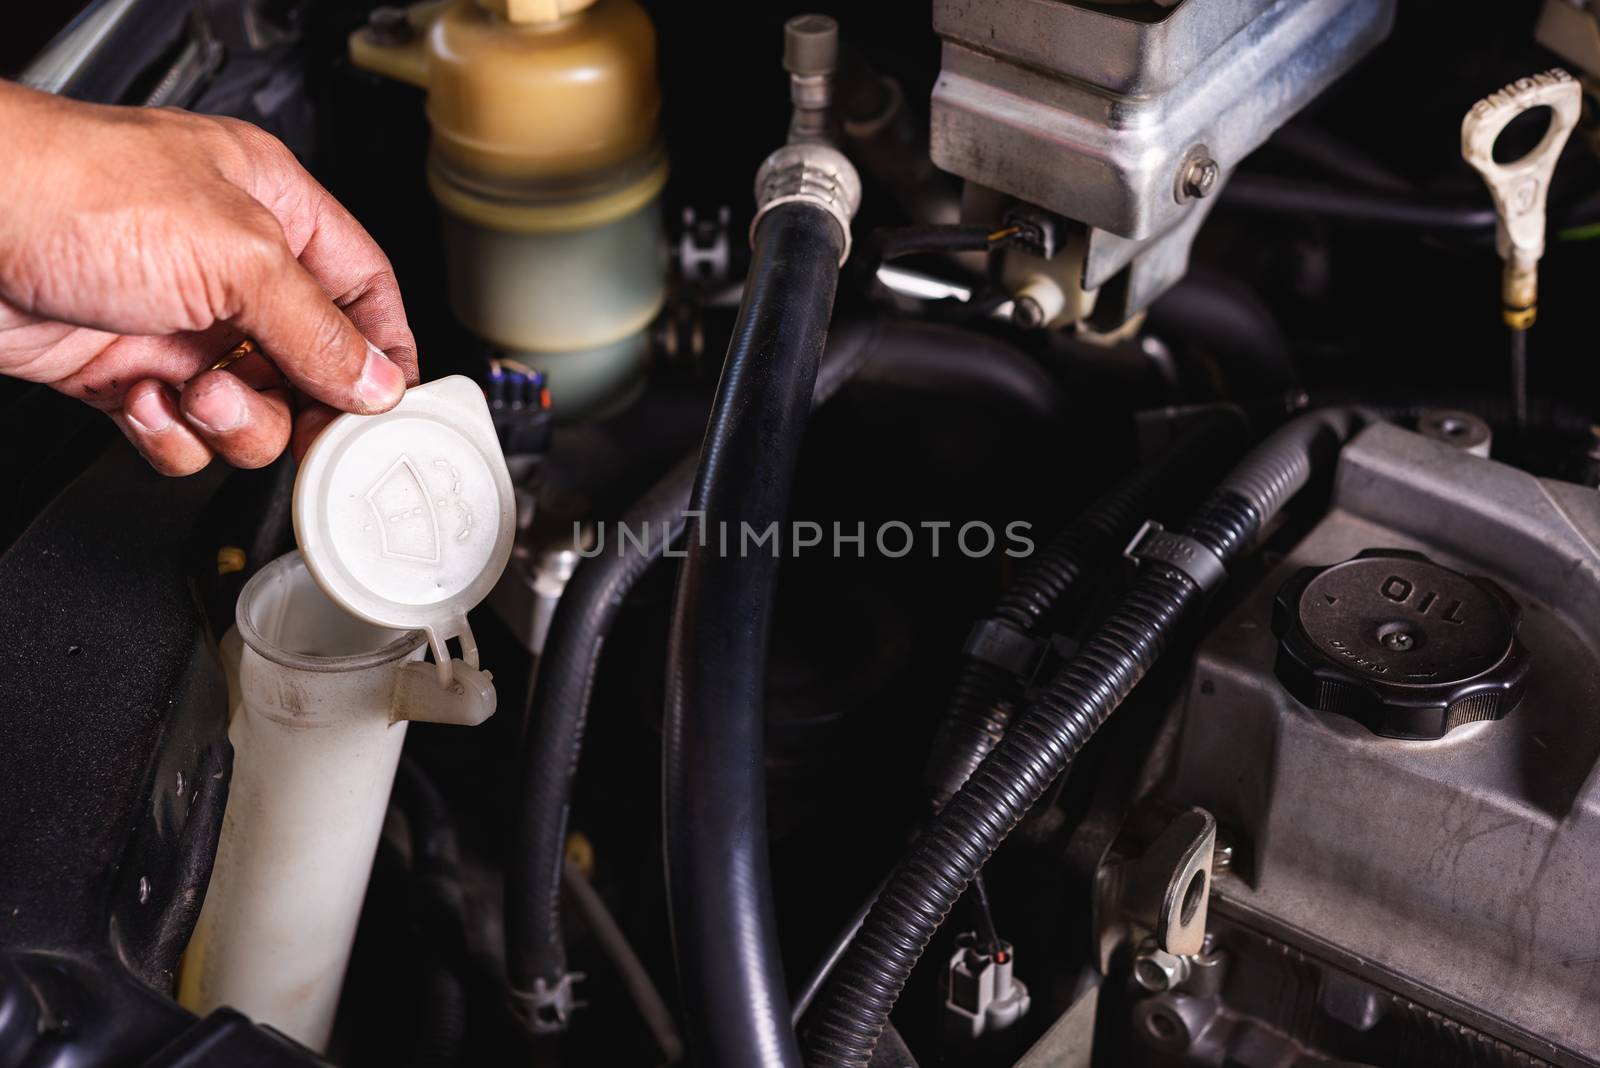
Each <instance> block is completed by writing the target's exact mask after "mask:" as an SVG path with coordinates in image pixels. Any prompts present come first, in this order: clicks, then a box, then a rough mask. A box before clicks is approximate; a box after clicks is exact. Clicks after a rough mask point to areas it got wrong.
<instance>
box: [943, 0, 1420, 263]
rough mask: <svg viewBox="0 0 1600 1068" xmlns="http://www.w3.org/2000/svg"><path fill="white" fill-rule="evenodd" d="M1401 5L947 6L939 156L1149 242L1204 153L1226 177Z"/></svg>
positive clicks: (1327, 0)
mask: <svg viewBox="0 0 1600 1068" xmlns="http://www.w3.org/2000/svg"><path fill="white" fill-rule="evenodd" d="M1393 20H1394V0H1318V2H1316V3H1305V2H1304V0H1184V2H1183V3H1181V4H1179V5H1178V6H1176V7H1174V8H1172V9H1170V11H1168V12H1166V13H1164V15H1163V17H1161V18H1160V19H1158V20H1156V21H1149V22H1146V21H1141V20H1138V19H1136V18H1130V17H1127V16H1124V15H1121V14H1117V13H1116V12H1113V11H1107V10H1106V9H1104V8H1089V7H1079V6H1077V5H1075V4H1072V3H1065V2H1062V0H991V2H985V3H974V2H973V0H935V2H934V5H933V25H934V29H935V30H936V31H937V32H938V34H939V35H940V37H942V38H943V39H944V51H943V58H942V67H943V69H942V70H941V72H940V75H939V80H938V83H937V84H936V85H935V86H934V90H933V117H932V153H933V161H934V162H935V163H936V164H938V165H939V166H940V167H942V168H944V169H945V170H947V171H951V172H952V173H955V174H958V175H960V176H961V177H963V178H966V179H968V180H970V181H974V182H979V183H981V184H983V185H986V186H990V187H992V188H995V189H999V190H1002V191H1004V192H1007V193H1010V194H1012V195H1013V196H1017V197H1021V198H1022V199H1023V200H1026V201H1028V202H1030V203H1033V204H1038V205H1040V206H1042V207H1046V208H1049V209H1050V210H1052V211H1055V212H1057V213H1059V214H1061V215H1064V216H1066V217H1067V218H1070V219H1077V220H1079V221H1081V222H1085V223H1088V224H1089V225H1090V226H1096V227H1099V228H1101V229H1105V230H1109V231H1111V232H1112V233H1114V234H1117V235H1119V236H1122V237H1126V238H1133V239H1143V238H1147V237H1151V236H1152V235H1154V234H1157V233H1159V232H1161V231H1162V230H1165V229H1167V228H1168V227H1170V226H1172V225H1174V224H1175V223H1176V222H1177V221H1178V220H1179V219H1180V218H1181V217H1182V216H1183V215H1184V214H1185V211H1186V210H1187V209H1186V200H1187V198H1185V197H1184V196H1183V195H1182V192H1181V187H1180V185H1179V182H1180V178H1181V173H1182V171H1183V169H1184V167H1185V165H1186V164H1187V162H1188V158H1189V152H1190V149H1191V148H1193V147H1195V146H1197V145H1204V146H1205V147H1206V149H1207V150H1208V155H1209V156H1210V158H1211V159H1213V160H1215V161H1216V163H1217V165H1218V167H1219V168H1220V170H1221V172H1222V174H1224V175H1226V174H1228V173H1230V172H1231V171H1232V170H1233V168H1234V167H1235V166H1236V165H1237V164H1238V163H1239V161H1240V160H1241V159H1243V158H1244V157H1245V156H1246V155H1248V154H1249V153H1250V152H1251V151H1253V150H1254V149H1255V148H1256V147H1257V146H1259V145H1260V144H1261V143H1262V142H1263V141H1265V140H1266V139H1267V137H1268V136H1269V135H1270V134H1271V133H1272V132H1273V131H1274V130H1276V129H1277V128H1278V127H1279V126H1281V125H1283V123H1284V122H1285V121H1286V120H1287V119H1288V118H1289V117H1290V116H1291V115H1293V114H1294V113H1295V112H1297V111H1299V110H1300V109H1301V108H1303V107H1305V106H1306V104H1308V103H1310V102H1311V100H1312V99H1313V98H1314V97H1316V96H1317V94H1319V93H1321V92H1322V91H1323V90H1324V89H1326V88H1327V87H1328V85H1329V84H1330V83H1331V82H1332V81H1333V80H1334V79H1335V78H1337V77H1338V76H1339V75H1341V74H1343V73H1344V72H1345V71H1346V70H1348V69H1349V68H1350V67H1351V66H1352V65H1353V64H1354V63H1355V61H1356V60H1357V59H1359V58H1360V57H1361V56H1363V55H1365V54H1366V53H1367V52H1368V51H1369V50H1370V49H1371V48H1372V47H1373V46H1374V45H1376V44H1377V43H1378V42H1379V41H1381V40H1382V39H1383V38H1384V37H1385V36H1386V35H1387V34H1388V32H1389V27H1390V25H1391V24H1392V22H1393Z"/></svg>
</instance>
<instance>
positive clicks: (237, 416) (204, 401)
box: [184, 378, 245, 434]
mask: <svg viewBox="0 0 1600 1068" xmlns="http://www.w3.org/2000/svg"><path fill="white" fill-rule="evenodd" d="M202 388H203V392H201V393H198V394H196V395H194V396H192V397H190V398H189V403H188V404H186V405H185V406H184V414H185V415H187V416H188V417H189V421H190V422H192V423H195V424H197V425H198V426H199V427H200V428H201V429H202V430H209V431H211V432H212V433H218V434H220V433H225V432H226V431H229V430H236V429H238V428H239V427H240V426H241V425H242V424H243V423H244V420H245V410H244V398H243V397H240V396H239V391H238V390H237V389H236V388H234V386H233V384H232V383H230V382H229V381H228V380H227V379H226V378H217V379H215V380H213V381H212V382H210V383H207V384H206V385H205V386H204V387H202Z"/></svg>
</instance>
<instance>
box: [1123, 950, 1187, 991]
mask: <svg viewBox="0 0 1600 1068" xmlns="http://www.w3.org/2000/svg"><path fill="white" fill-rule="evenodd" d="M1187 978H1189V959H1188V958H1187V957H1179V956H1175V955H1174V954H1171V953H1168V952H1167V951H1166V950H1164V949H1162V948H1161V947H1160V946H1158V945H1155V944H1154V943H1148V944H1146V945H1144V946H1143V947H1141V948H1140V950H1139V953H1138V955H1137V956H1135V957H1134V959H1133V979H1134V982H1136V983H1138V984H1139V985H1140V986H1142V987H1144V988H1145V989H1146V990H1148V991H1150V992H1151V993H1152V994H1159V993H1162V992H1163V991H1166V990H1171V989H1173V988H1174V987H1178V986H1182V985H1183V981H1184V980H1185V979H1187Z"/></svg>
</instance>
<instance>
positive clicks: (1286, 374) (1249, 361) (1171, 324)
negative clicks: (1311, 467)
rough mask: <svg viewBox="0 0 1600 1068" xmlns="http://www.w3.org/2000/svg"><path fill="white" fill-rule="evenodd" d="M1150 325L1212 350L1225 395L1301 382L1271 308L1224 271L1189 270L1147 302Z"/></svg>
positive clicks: (1279, 389)
mask: <svg viewBox="0 0 1600 1068" xmlns="http://www.w3.org/2000/svg"><path fill="white" fill-rule="evenodd" d="M1149 330H1150V332H1151V333H1152V334H1155V335H1156V336H1157V337H1159V338H1161V339H1163V340H1166V341H1176V342H1179V343H1187V344H1197V345H1200V346H1201V347H1203V348H1204V349H1206V350H1207V351H1208V352H1211V353H1213V354H1215V356H1216V358H1217V362H1218V364H1220V366H1221V369H1222V373H1223V376H1224V378H1225V380H1226V383H1227V385H1228V386H1229V387H1230V388H1229V389H1228V390H1227V394H1228V395H1229V396H1233V397H1253V396H1265V395H1267V394H1282V393H1287V392H1288V391H1290V390H1292V389H1294V388H1296V387H1297V386H1299V384H1300V374H1299V371H1298V370H1297V369H1296V368H1295V365H1294V360H1293V359H1292V358H1291V357H1290V354H1289V342H1288V339H1287V338H1285V337H1284V336H1283V331H1282V330H1281V329H1280V328H1279V326H1278V321H1277V319H1276V318H1274V316H1273V314H1272V311H1271V309H1269V308H1268V307H1267V306H1266V304H1265V303H1264V302H1263V301H1262V300H1261V298H1260V297H1258V296H1256V294H1255V293H1254V292H1253V291H1252V290H1251V289H1250V287H1249V286H1246V285H1245V284H1244V283H1242V282H1240V281H1239V280H1238V279H1235V278H1232V277H1230V276H1228V275H1219V274H1209V273H1206V272H1204V271H1190V272H1189V273H1188V274H1187V275H1186V276H1184V278H1183V280H1182V281H1180V282H1179V283H1178V284H1177V285H1175V286H1173V287H1172V288H1171V289H1169V290H1167V291H1166V292H1165V293H1163V294H1162V295H1161V297H1160V299H1158V300H1157V301H1156V302H1155V303H1154V304H1153V305H1151V306H1150V325H1149Z"/></svg>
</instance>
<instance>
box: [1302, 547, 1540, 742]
mask: <svg viewBox="0 0 1600 1068" xmlns="http://www.w3.org/2000/svg"><path fill="white" fill-rule="evenodd" d="M1521 618H1522V613H1521V610H1520V609H1519V608H1518V607H1517V604H1516V602H1515V601H1513V600H1512V599H1511V597H1510V596H1509V595H1508V594H1507V593H1506V592H1505V591H1504V590H1503V589H1501V588H1500V587H1499V586H1497V585H1495V584H1494V583H1493V582H1491V581H1489V580H1488V579H1486V578H1482V577H1479V576H1474V575H1463V574H1461V573H1460V572H1457V571H1452V570H1451V569H1450V568H1447V567H1443V566H1441V565H1439V564H1436V563H1434V562H1433V561H1432V560H1429V559H1428V558H1427V557H1425V556H1423V555H1421V554H1420V553H1414V552H1405V551H1402V550H1398V549H1368V550H1367V551H1365V552H1363V553H1361V554H1359V555H1357V556H1355V557H1354V558H1352V559H1350V560H1346V561H1345V562H1343V563H1341V564H1333V565H1332V566H1330V567H1313V568H1307V569H1305V570H1303V571H1300V572H1298V573H1297V574H1296V575H1294V577H1292V578H1291V579H1289V581H1288V582H1287V583H1285V584H1284V586H1283V589H1282V590H1280V591H1279V592H1278V598H1277V602H1276V604H1275V605H1274V613H1273V631H1274V632H1275V633H1276V634H1277V636H1278V640H1279V644H1278V662H1277V671H1278V678H1279V679H1280V680H1281V681H1282V682H1283V684H1284V685H1285V686H1286V687H1287V688H1288V690H1289V692H1290V693H1292V694H1293V695H1294V696H1295V697H1296V698H1297V699H1298V700H1299V701H1300V702H1301V703H1302V704H1304V705H1307V706H1309V707H1311V708H1315V709H1319V710H1321V711H1324V712H1335V713H1338V714H1340V715H1343V716H1349V717H1350V718H1351V719H1354V720H1356V721H1358V722H1360V723H1363V724H1365V725H1366V726H1367V727H1368V728H1369V729H1371V730H1373V731H1375V732H1376V733H1378V734H1382V735H1385V736H1387V737H1391V738H1442V737H1444V735H1445V734H1446V733H1447V732H1449V731H1450V730H1451V729H1453V728H1455V727H1459V726H1461V725H1462V724H1464V723H1475V722H1478V721H1480V720H1488V719H1499V718H1500V717H1502V716H1504V715H1505V714H1506V713H1508V712H1510V711H1511V710H1512V709H1513V708H1515V707H1516V705H1517V702H1518V701H1520V700H1521V699H1522V692H1523V688H1524V685H1525V684H1526V681H1527V677H1528V654H1527V650H1525V649H1524V648H1523V647H1522V643H1521V642H1519V641H1518V640H1517V627H1518V625H1519V623H1520V622H1521Z"/></svg>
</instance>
